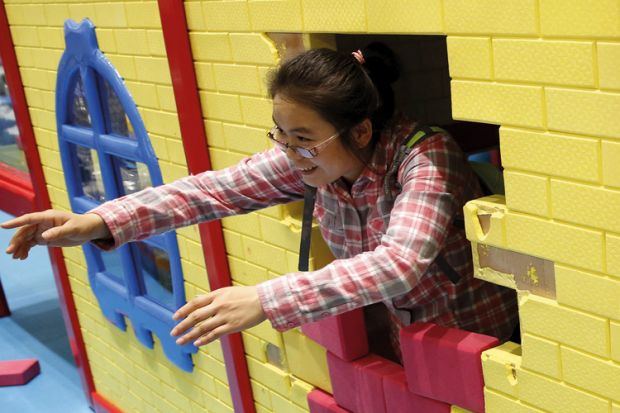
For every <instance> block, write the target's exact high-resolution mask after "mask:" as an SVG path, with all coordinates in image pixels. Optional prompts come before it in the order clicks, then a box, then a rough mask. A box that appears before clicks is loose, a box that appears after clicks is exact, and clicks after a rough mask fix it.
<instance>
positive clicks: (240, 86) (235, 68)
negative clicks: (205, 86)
mask: <svg viewBox="0 0 620 413" xmlns="http://www.w3.org/2000/svg"><path fill="white" fill-rule="evenodd" d="M213 73H214V75H215V86H216V87H217V89H218V91H220V92H224V93H240V94H250V95H258V94H260V89H261V87H260V81H259V78H258V70H257V68H256V66H249V65H230V64H220V63H215V64H213Z"/></svg>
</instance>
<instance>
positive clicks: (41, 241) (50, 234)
mask: <svg viewBox="0 0 620 413" xmlns="http://www.w3.org/2000/svg"><path fill="white" fill-rule="evenodd" d="M0 226H1V227H2V228H4V229H11V228H18V230H17V231H16V232H15V234H14V235H13V237H12V238H11V241H10V242H9V246H8V248H7V249H6V253H7V254H12V255H13V258H15V259H21V260H23V259H26V258H27V257H28V252H29V251H30V249H31V248H32V247H34V246H35V245H49V246H52V247H72V246H75V245H80V244H83V243H85V242H88V241H91V240H94V239H104V238H110V237H111V235H110V231H109V230H108V227H107V226H106V224H105V223H104V221H103V219H101V217H99V216H98V215H95V214H84V215H80V214H74V213H72V212H65V211H56V210H52V209H49V210H47V211H43V212H33V213H31V214H25V215H22V216H21V217H18V218H15V219H12V220H10V221H6V222H4V223H2V224H0Z"/></svg>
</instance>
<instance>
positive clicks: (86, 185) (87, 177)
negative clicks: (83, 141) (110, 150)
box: [75, 145, 105, 202]
mask: <svg viewBox="0 0 620 413" xmlns="http://www.w3.org/2000/svg"><path fill="white" fill-rule="evenodd" d="M75 154H76V159H77V162H78V171H79V177H78V178H79V179H80V185H81V188H82V192H83V194H84V196H87V197H89V198H91V199H93V200H95V201H97V202H104V201H105V190H104V189H103V179H102V178H101V167H100V166H99V157H98V156H97V152H96V151H95V150H94V149H90V148H86V147H84V146H79V145H75Z"/></svg>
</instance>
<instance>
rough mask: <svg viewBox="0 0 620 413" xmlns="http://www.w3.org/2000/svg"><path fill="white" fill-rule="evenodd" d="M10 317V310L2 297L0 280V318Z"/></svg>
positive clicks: (2, 291)
mask: <svg viewBox="0 0 620 413" xmlns="http://www.w3.org/2000/svg"><path fill="white" fill-rule="evenodd" d="M9 315H11V309H10V308H9V302H8V301H7V300H6V295H4V288H2V280H0V317H6V316H9Z"/></svg>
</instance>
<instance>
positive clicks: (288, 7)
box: [248, 0, 303, 33]
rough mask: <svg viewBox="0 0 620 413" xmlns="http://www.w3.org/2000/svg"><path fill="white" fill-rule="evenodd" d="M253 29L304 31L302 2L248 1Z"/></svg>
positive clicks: (286, 0)
mask: <svg viewBox="0 0 620 413" xmlns="http://www.w3.org/2000/svg"><path fill="white" fill-rule="evenodd" d="M248 7H249V11H250V21H251V25H252V30H254V31H256V32H270V31H273V32H292V33H299V32H302V31H303V20H302V16H301V2H300V1H298V0H259V1H250V2H248Z"/></svg>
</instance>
